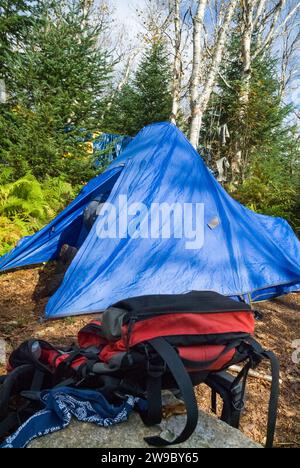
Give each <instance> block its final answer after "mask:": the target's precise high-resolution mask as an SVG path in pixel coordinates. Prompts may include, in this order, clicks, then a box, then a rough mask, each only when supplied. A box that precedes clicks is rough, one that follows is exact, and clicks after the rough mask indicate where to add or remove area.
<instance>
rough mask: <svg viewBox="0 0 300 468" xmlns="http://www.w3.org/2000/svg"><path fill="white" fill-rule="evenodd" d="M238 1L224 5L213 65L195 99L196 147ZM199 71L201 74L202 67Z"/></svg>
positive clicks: (193, 137) (193, 128)
mask: <svg viewBox="0 0 300 468" xmlns="http://www.w3.org/2000/svg"><path fill="white" fill-rule="evenodd" d="M237 3H238V0H232V1H231V2H230V4H229V6H227V5H224V7H223V8H225V11H224V15H222V16H223V18H224V21H223V24H222V25H221V26H220V28H219V32H218V35H217V41H216V45H215V50H214V53H213V56H212V62H211V66H210V68H209V71H208V75H207V78H206V80H205V83H204V87H203V91H202V93H201V96H200V98H199V96H197V99H196V104H195V101H194V112H192V123H191V131H190V141H191V143H192V145H193V146H194V147H195V148H197V147H198V143H199V138H200V131H201V126H202V121H203V115H204V113H205V111H206V109H207V106H208V103H209V100H210V97H211V94H212V92H213V89H214V86H215V84H216V79H217V75H218V73H219V71H220V66H221V63H222V57H223V53H224V50H225V45H226V38H227V33H228V30H229V28H230V24H231V20H232V17H233V13H234V11H235V9H236V6H237ZM199 68H200V67H199ZM198 73H199V74H200V69H199V71H198ZM198 80H199V78H198ZM198 87H199V81H198V86H197V91H198ZM198 94H199V91H198Z"/></svg>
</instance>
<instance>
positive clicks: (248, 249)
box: [0, 123, 300, 318]
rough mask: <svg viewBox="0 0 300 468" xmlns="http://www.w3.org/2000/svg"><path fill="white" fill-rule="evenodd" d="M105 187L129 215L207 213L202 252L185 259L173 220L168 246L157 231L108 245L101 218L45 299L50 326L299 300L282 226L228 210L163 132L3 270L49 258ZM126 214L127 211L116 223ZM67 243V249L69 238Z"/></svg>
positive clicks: (137, 143) (230, 205)
mask: <svg viewBox="0 0 300 468" xmlns="http://www.w3.org/2000/svg"><path fill="white" fill-rule="evenodd" d="M123 165H124V166H123ZM122 166H123V167H122ZM113 177H114V179H113ZM106 182H107V183H108V184H110V185H111V186H113V183H114V186H113V188H112V192H111V194H110V197H109V199H108V203H110V204H112V205H113V206H118V203H119V200H120V196H122V197H125V196H126V199H127V204H128V206H133V204H134V203H138V204H139V203H143V204H144V206H146V207H147V208H149V209H150V207H151V206H153V204H158V203H168V204H169V205H170V206H171V205H172V204H174V203H178V204H180V205H181V206H185V205H188V204H193V205H195V204H203V206H204V228H203V229H204V243H203V245H201V246H199V248H198V249H188V248H187V242H188V241H190V240H191V238H190V237H189V236H187V235H183V236H182V237H181V238H179V236H178V232H177V231H178V226H177V224H178V223H177V221H178V220H177V219H176V218H175V222H174V223H170V233H171V236H164V235H163V232H162V230H163V229H164V227H163V226H162V227H161V231H159V232H156V233H155V235H154V236H149V237H148V238H135V237H132V236H127V237H124V238H119V239H118V238H117V236H116V238H105V232H106V229H107V226H105V223H103V219H102V218H101V217H100V218H99V219H98V221H97V222H96V223H95V225H94V226H93V228H92V231H91V232H90V234H89V236H88V238H87V239H86V241H85V242H84V244H83V245H82V246H81V248H80V250H79V252H78V254H77V256H76V257H75V259H74V260H73V263H72V265H71V266H70V268H69V269H68V271H67V273H66V276H65V279H64V282H63V284H62V286H61V287H60V289H59V290H58V291H57V292H56V294H55V295H54V296H53V297H52V298H51V299H50V301H49V303H48V305H47V309H46V315H47V317H49V318H55V317H62V316H68V315H76V314H84V313H96V312H99V311H102V310H104V309H105V308H106V307H108V306H109V305H111V304H112V303H114V302H116V301H118V300H121V299H124V298H127V297H134V296H139V295H144V294H160V293H164V294H175V293H184V292H187V291H191V290H214V291H217V292H219V293H222V294H224V295H227V296H240V295H243V296H245V297H247V296H249V298H250V297H251V299H252V300H262V299H265V298H270V297H275V296H277V295H281V294H284V293H286V292H290V291H299V290H300V243H299V241H298V239H297V237H296V236H295V234H294V233H293V231H292V229H291V228H290V226H289V225H288V223H287V222H286V221H284V220H282V219H279V218H271V217H267V216H262V215H257V214H255V213H253V212H252V211H250V210H248V209H247V208H245V207H243V206H242V205H240V204H239V203H238V202H236V201H234V200H233V199H232V198H231V197H230V196H229V195H228V194H227V192H226V191H225V190H224V189H223V188H222V186H221V185H220V184H219V183H218V182H217V181H216V180H215V178H214V177H213V176H212V175H211V173H210V172H209V171H208V169H207V168H206V166H205V164H204V162H203V160H202V159H201V158H200V157H199V155H198V154H197V152H196V151H195V150H194V149H193V148H192V146H191V145H190V143H189V142H188V140H187V139H186V138H185V136H184V135H183V134H182V133H181V132H180V131H179V130H178V129H177V128H176V127H175V126H173V125H171V124H168V123H161V124H156V125H151V126H149V127H146V128H144V129H143V130H142V131H141V132H140V133H139V134H138V136H137V137H136V138H135V139H134V140H133V142H131V143H130V145H129V146H128V147H127V149H126V150H125V151H124V153H123V154H122V156H121V158H119V159H118V160H117V161H116V162H115V163H114V164H113V165H112V166H111V167H110V168H109V169H108V171H106V172H105V173H104V174H103V175H102V176H99V178H96V179H95V180H94V181H92V182H91V183H90V184H91V187H90V188H89V185H88V186H87V187H86V188H85V189H84V191H83V193H82V194H81V195H80V197H79V199H77V200H75V201H74V202H73V204H72V205H71V206H70V207H69V208H67V209H66V210H65V211H64V213H63V214H62V215H61V216H62V218H61V219H60V220H59V218H58V219H57V220H55V221H54V222H53V223H54V225H55V226H56V225H57V224H56V223H58V225H59V226H60V228H59V231H58V230H57V231H54V232H53V233H52V227H51V225H50V226H48V227H47V228H45V229H44V230H43V231H44V233H43V231H42V234H41V233H38V234H36V235H35V236H33V237H32V238H30V239H27V240H25V241H24V242H23V243H22V244H21V246H19V247H17V248H16V249H15V251H14V252H13V253H11V254H9V255H8V256H7V257H6V258H4V259H3V260H1V261H0V269H2V270H3V269H7V268H14V267H16V266H23V265H26V264H30V263H38V262H44V261H47V260H49V259H51V258H54V257H55V255H56V254H57V248H58V244H60V245H61V240H60V239H61V236H62V233H63V232H64V228H63V226H61V223H65V224H64V226H65V225H67V223H68V217H69V216H70V217H71V219H73V221H74V219H75V218H76V219H78V216H79V215H80V213H82V207H83V206H86V204H87V203H88V200H90V197H88V195H89V194H90V192H93V191H95V190H96V186H97V184H98V185H102V186H103V184H105V183H106ZM78 204H79V205H80V208H78V209H77V208H76V207H77V206H78ZM122 210H125V207H124V206H123V207H121V208H120V210H119V212H118V217H119V218H121V217H122V215H123V214H124V213H123V212H122ZM145 216H146V215H145ZM140 219H142V218H140ZM144 219H146V218H144ZM216 219H217V220H218V222H217V223H216V225H215V226H213V227H212V224H211V222H212V220H216ZM173 221H174V220H173ZM202 224H203V223H202ZM52 226H53V225H52ZM187 227H188V228H189V229H191V226H187ZM56 229H58V228H56ZM189 229H188V231H189ZM184 234H185V231H184ZM70 235H71V233H70ZM47 236H48V239H47ZM63 237H64V242H65V243H68V242H67V241H68V239H67V235H65V234H64V236H63ZM41 241H42V243H41ZM28 246H29V249H28ZM33 260H34V261H33Z"/></svg>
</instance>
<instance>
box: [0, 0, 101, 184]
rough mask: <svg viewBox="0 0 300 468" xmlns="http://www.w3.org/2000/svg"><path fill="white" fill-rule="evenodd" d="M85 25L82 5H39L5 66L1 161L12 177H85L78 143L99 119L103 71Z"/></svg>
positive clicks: (87, 159)
mask: <svg viewBox="0 0 300 468" xmlns="http://www.w3.org/2000/svg"><path fill="white" fill-rule="evenodd" d="M88 19H89V18H88V17H87V14H86V11H85V9H84V8H83V2H82V1H81V0H74V1H73V2H72V3H71V4H70V2H68V1H66V0H65V1H62V2H61V1H60V2H58V1H44V2H42V3H41V4H40V5H39V12H38V17H37V21H35V22H34V24H33V26H32V28H31V30H30V33H29V34H28V37H27V41H26V45H25V47H24V50H22V52H21V53H20V52H18V51H16V52H15V53H14V54H13V56H12V57H11V59H9V60H8V69H9V75H10V80H9V84H10V88H9V93H10V102H9V104H10V110H11V112H10V115H9V116H7V118H6V121H5V128H4V129H3V130H4V134H5V135H6V142H5V144H4V145H3V146H2V149H1V150H0V151H1V153H2V154H1V153H0V159H2V160H4V161H6V162H7V164H9V165H10V166H11V167H13V168H14V177H15V178H19V177H22V176H23V175H24V174H25V173H26V172H27V171H28V170H31V171H32V173H33V174H34V176H36V177H37V178H38V179H43V178H44V177H45V175H46V174H48V175H50V176H54V177H55V176H59V175H60V174H66V175H67V178H68V179H69V180H71V181H72V182H80V181H83V180H86V179H87V178H89V177H90V176H91V175H92V164H91V155H90V154H88V152H87V148H86V145H85V143H84V141H85V139H86V136H87V131H93V130H94V129H96V127H97V126H98V125H99V121H100V118H101V115H102V114H103V100H104V94H105V89H106V86H107V83H108V81H109V74H110V67H109V66H108V64H107V55H106V52H105V51H102V50H99V49H98V48H97V46H96V45H97V39H98V34H99V27H98V26H97V27H91V26H90V24H89V21H88ZM84 129H86V130H84Z"/></svg>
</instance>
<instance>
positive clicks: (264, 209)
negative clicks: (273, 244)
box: [202, 36, 300, 228]
mask: <svg viewBox="0 0 300 468" xmlns="http://www.w3.org/2000/svg"><path fill="white" fill-rule="evenodd" d="M239 48H240V42H239V37H238V36H235V37H234V40H233V42H232V45H231V51H230V52H231V54H230V60H228V62H226V63H225V65H224V68H223V70H222V77H223V78H225V80H224V79H220V81H219V86H218V89H217V92H216V93H215V94H214V96H213V98H212V100H211V103H210V110H209V112H208V113H207V115H206V118H205V126H204V130H203V133H202V140H203V142H204V145H205V146H206V147H209V149H210V150H211V153H212V154H213V158H214V160H216V159H219V158H221V157H224V156H226V157H227V158H228V160H229V162H230V163H231V162H232V161H233V160H234V159H235V158H236V152H237V148H238V149H239V150H240V151H241V154H240V158H241V165H240V168H239V169H240V171H239V179H238V180H234V184H229V186H228V188H229V190H231V191H232V194H233V195H234V196H235V197H236V198H237V199H238V200H239V201H241V202H242V203H243V204H246V205H248V206H249V207H250V208H252V209H254V210H256V211H258V212H261V213H265V214H270V215H274V216H281V217H285V218H287V219H288V220H289V221H290V222H291V223H292V224H293V226H294V227H295V228H297V227H298V226H300V220H299V218H300V217H299V216H298V215H296V200H297V179H298V180H299V157H300V145H299V139H298V138H297V132H296V128H295V127H294V126H293V125H291V124H290V123H289V119H288V117H289V115H290V113H291V110H292V107H291V106H286V105H284V104H282V102H281V97H280V93H279V89H280V83H279V79H278V73H277V62H276V60H275V59H274V58H273V57H271V56H268V55H264V56H263V57H262V56H260V57H258V58H257V60H256V61H255V63H254V65H253V69H252V76H251V83H250V97H249V102H248V104H247V108H245V109H244V108H243V109H241V102H240V99H239V97H240V87H241V79H240V77H241V63H240V59H239V58H240V54H239ZM241 115H243V119H241ZM223 125H227V127H228V130H229V133H230V138H228V139H227V141H226V144H224V141H221V139H220V129H221V128H222V126H223ZM298 193H299V192H298Z"/></svg>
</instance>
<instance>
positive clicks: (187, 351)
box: [178, 345, 235, 372]
mask: <svg viewBox="0 0 300 468" xmlns="http://www.w3.org/2000/svg"><path fill="white" fill-rule="evenodd" d="M224 349H225V346H213V345H204V346H188V347H179V348H178V350H179V355H180V357H182V358H183V359H188V360H190V361H196V362H197V361H211V360H212V359H216V358H217V357H218V356H219V355H220V354H221V353H222V352H223V351H224ZM234 355H235V349H232V350H231V351H229V352H228V353H227V354H225V355H224V356H222V357H221V358H220V359H218V361H216V362H215V363H214V364H213V365H211V366H209V367H207V368H206V369H205V370H210V371H218V370H220V369H223V367H224V366H225V365H226V364H227V363H228V362H230V361H231V360H232V358H233V356H234ZM190 371H191V372H197V370H195V369H191V370H190Z"/></svg>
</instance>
